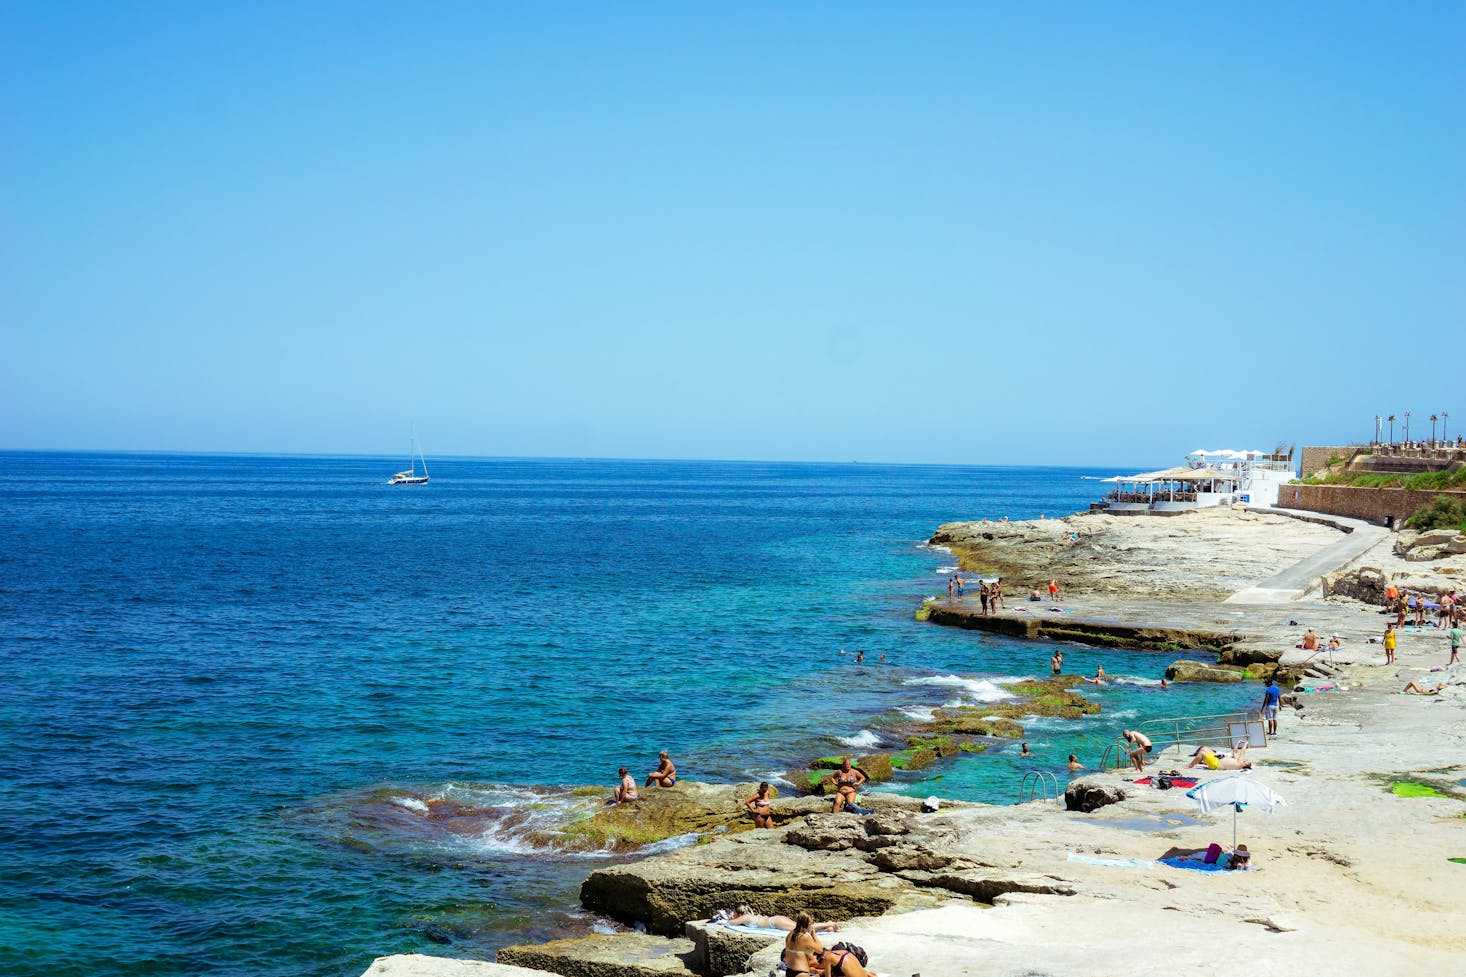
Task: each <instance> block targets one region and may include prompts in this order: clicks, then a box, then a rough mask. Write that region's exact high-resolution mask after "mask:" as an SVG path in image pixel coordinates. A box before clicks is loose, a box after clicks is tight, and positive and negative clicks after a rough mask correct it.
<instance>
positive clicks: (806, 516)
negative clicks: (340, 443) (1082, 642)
mask: <svg viewBox="0 0 1466 977" xmlns="http://www.w3.org/2000/svg"><path fill="white" fill-rule="evenodd" d="M430 461H431V465H432V481H431V482H430V483H429V484H427V485H424V486H415V487H393V486H388V485H386V484H385V481H386V478H387V477H388V476H389V475H390V474H391V473H392V472H393V471H395V470H396V469H397V468H399V467H401V464H400V460H399V459H383V458H349V457H266V456H253V455H251V456H224V455H196V456H194V455H177V454H67V453H4V454H0V530H3V539H4V545H3V546H0V621H3V627H0V663H3V695H0V803H3V811H4V818H3V829H0V854H3V856H4V857H3V865H4V883H3V885H0V970H3V971H5V972H6V973H10V974H21V975H24V974H47V975H50V977H64V975H78V977H80V975H86V977H108V975H125V974H147V975H195V974H202V973H209V974H221V975H240V977H245V975H248V977H287V975H288V977H300V975H321V977H327V975H329V977H355V975H357V974H360V973H362V972H363V971H364V970H366V968H367V967H368V966H369V965H370V963H371V961H372V959H373V958H374V957H377V956H381V955H385V954H392V953H411V952H422V953H432V954H438V955H444V956H456V957H465V958H480V959H492V956H493V953H494V951H495V950H496V949H497V948H499V947H502V946H505V945H508V944H511V943H515V942H522V941H524V940H540V939H549V938H554V937H557V936H565V935H576V934H580V933H586V932H592V931H611V930H613V929H615V928H616V927H617V925H618V924H615V923H612V922H611V921H609V920H605V919H600V918H598V917H596V916H594V915H593V914H590V913H588V912H585V911H583V910H581V909H580V908H579V905H578V900H577V893H578V888H579V883H580V881H581V880H582V879H583V878H584V876H585V875H586V874H587V873H588V872H590V871H591V870H592V869H594V868H596V867H597V866H599V865H603V864H607V863H609V862H611V861H615V860H617V859H623V858H626V857H636V856H635V855H632V856H627V855H624V854H622V855H612V854H610V853H606V852H579V853H568V852H565V851H564V850H561V849H556V848H552V847H546V846H544V845H542V844H538V843H536V842H535V840H534V837H533V836H534V829H535V828H536V827H537V826H541V825H543V824H544V823H545V822H546V820H547V819H548V820H553V819H554V818H556V817H559V816H562V815H563V814H564V812H565V810H566V805H567V804H568V803H569V801H568V800H567V798H569V796H570V795H569V794H568V789H569V788H571V787H574V786H579V785H604V787H605V788H606V790H607V791H609V790H610V788H611V786H612V785H613V784H614V782H615V781H616V769H617V767H619V766H622V765H624V766H627V767H629V768H631V770H632V771H633V772H635V773H637V774H639V775H640V774H642V773H643V772H644V771H646V770H650V769H652V767H653V766H654V765H655V759H656V754H657V751H658V750H661V749H667V750H669V751H671V753H672V755H673V757H674V759H675V760H676V762H677V764H678V769H679V773H680V774H681V776H682V777H684V778H686V779H693V780H705V781H715V782H721V781H726V782H738V781H757V780H765V779H766V780H770V781H771V782H774V783H775V784H776V785H777V784H781V783H784V778H785V777H786V776H789V775H791V774H792V773H793V772H794V771H797V770H799V769H800V768H801V767H802V766H803V765H804V764H805V763H806V762H807V761H808V760H809V759H810V758H813V757H818V756H822V755H828V754H835V753H841V752H846V751H849V752H856V753H859V752H868V751H874V750H878V749H881V748H883V747H885V746H889V745H891V736H890V730H891V728H892V727H893V726H896V725H898V724H900V723H901V722H904V721H908V720H909V719H910V718H912V717H921V716H928V715H930V713H931V710H932V709H934V708H938V707H941V706H942V705H944V704H951V703H979V702H985V701H995V700H997V699H1000V698H1001V697H1003V696H1004V694H1005V693H1004V692H1003V689H1002V683H1003V682H1004V681H1009V680H1012V679H1014V678H1019V677H1023V676H1041V675H1044V674H1046V672H1047V662H1048V658H1049V655H1050V654H1051V651H1052V648H1053V645H1052V644H1051V643H1033V642H1026V641H1020V640H1014V639H1006V638H1001V637H998V636H994V635H988V634H983V633H979V632H968V631H960V630H952V629H947V628H942V627H939V626H936V625H931V624H925V623H921V622H918V621H917V620H916V619H915V616H914V612H915V611H916V610H917V608H918V607H919V606H920V605H921V602H922V600H923V598H925V597H928V596H932V595H938V594H941V595H945V593H946V576H947V575H948V574H949V573H950V572H951V571H952V570H953V568H954V566H955V560H954V559H953V558H952V555H951V554H950V553H948V552H947V551H945V550H943V549H940V548H934V547H930V546H928V545H926V543H925V540H926V539H927V538H928V537H930V536H931V534H932V532H933V530H934V529H935V528H936V527H937V526H938V525H939V524H941V523H943V522H948V521H953V520H959V519H978V518H994V519H996V518H1003V517H1007V518H1011V519H1028V518H1037V517H1038V516H1039V515H1041V514H1043V515H1047V516H1049V517H1055V516H1059V515H1064V514H1067V513H1071V512H1075V511H1078V510H1081V509H1084V508H1085V507H1086V506H1087V504H1088V503H1089V502H1090V501H1091V500H1092V499H1093V498H1095V497H1096V496H1097V495H1098V490H1099V485H1098V484H1097V483H1096V482H1095V481H1093V480H1091V479H1093V478H1094V477H1097V476H1106V475H1110V474H1116V473H1118V470H1105V469H1082V470H1081V469H1072V468H1014V467H984V466H968V467H961V466H919V465H878V464H798V463H757V462H710V461H709V462H703V461H606V460H565V459H458V458H445V459H430ZM1015 596H1020V597H1021V596H1022V595H1021V594H1015ZM857 651H861V652H864V662H863V663H860V664H857V663H856V662H855V653H856V652H857ZM1065 651H1066V670H1068V671H1072V672H1083V673H1090V672H1092V671H1093V668H1094V666H1095V665H1097V664H1101V663H1102V664H1103V665H1104V666H1105V669H1106V671H1107V672H1108V673H1109V674H1110V675H1111V676H1118V677H1119V679H1120V680H1119V681H1118V682H1117V683H1116V684H1114V685H1111V686H1108V687H1105V688H1101V689H1095V690H1091V691H1090V692H1089V694H1091V695H1092V697H1094V698H1096V699H1097V700H1098V701H1099V702H1100V703H1101V704H1102V706H1103V710H1104V711H1103V713H1102V714H1101V715H1100V716H1098V717H1090V718H1086V719H1083V720H1074V721H1067V720H1056V719H1035V720H1031V721H1029V722H1027V723H1026V724H1025V725H1026V732H1027V742H1028V744H1029V748H1030V750H1031V751H1032V753H1033V754H1034V756H1033V758H1032V759H1020V758H1019V757H1018V744H1017V743H1012V744H1008V743H1002V744H998V745H997V746H995V747H994V748H993V749H991V750H989V751H988V752H987V753H984V754H981V755H974V756H964V757H961V758H957V759H954V760H951V761H947V762H943V763H940V764H938V765H936V766H933V767H930V768H927V769H926V770H923V771H919V772H915V773H910V774H902V775H900V779H898V780H897V781H896V782H894V783H891V784H887V785H884V786H883V787H882V788H881V789H886V790H894V791H898V792H902V793H907V794H913V795H918V796H923V797H925V796H927V795H932V794H935V795H937V796H939V797H942V798H949V799H960V800H967V801H983V802H988V803H993V804H1011V803H1014V802H1015V801H1016V800H1017V798H1018V789H1019V783H1020V780H1021V778H1022V773H1023V771H1024V770H1026V769H1028V768H1030V767H1032V766H1038V767H1041V768H1045V769H1048V770H1050V771H1052V772H1053V773H1055V774H1056V775H1057V777H1058V778H1059V781H1060V782H1061V783H1062V782H1063V780H1064V779H1065V778H1066V771H1065V767H1064V764H1065V760H1066V758H1067V756H1068V754H1069V753H1071V752H1073V753H1077V754H1079V756H1080V757H1081V759H1084V760H1086V761H1088V762H1090V763H1093V762H1094V761H1095V760H1097V759H1098V758H1099V755H1100V752H1101V751H1102V749H1103V747H1104V745H1105V744H1106V743H1108V742H1109V741H1110V739H1111V737H1112V736H1113V735H1114V732H1115V731H1116V729H1117V728H1118V727H1119V726H1120V725H1123V724H1128V723H1132V722H1140V721H1143V720H1145V719H1148V718H1161V717H1166V716H1177V715H1188V714H1196V713H1200V712H1221V711H1226V710H1230V709H1232V708H1234V707H1236V706H1239V705H1241V704H1242V701H1241V700H1242V699H1244V698H1249V697H1250V693H1248V692H1245V691H1241V690H1238V689H1236V688H1234V687H1228V686H1209V685H1198V686H1177V687H1173V688H1172V689H1170V690H1162V689H1160V688H1159V687H1158V685H1157V679H1158V678H1159V677H1160V675H1161V672H1162V671H1163V669H1164V668H1165V666H1166V664H1167V663H1169V661H1170V660H1171V659H1172V658H1173V657H1175V656H1174V654H1167V653H1164V652H1125V651H1113V650H1103V651H1102V650H1096V649H1090V648H1086V647H1082V646H1077V645H1074V646H1068V647H1066V649H1065ZM882 655H884V656H885V660H884V661H881V660H880V656H882ZM786 786H787V784H786ZM434 802H437V803H443V802H450V803H452V804H456V805H459V806H460V807H461V809H463V810H465V811H471V812H473V815H472V816H471V817H468V816H465V817H463V818H429V817H427V816H425V812H426V811H427V809H428V807H429V805H430V804H432V803H434ZM690 840H693V839H674V840H673V841H671V842H668V843H663V847H665V846H667V845H670V844H678V843H683V842H685V841H690Z"/></svg>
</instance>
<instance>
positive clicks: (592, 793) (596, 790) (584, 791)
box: [570, 784, 611, 797]
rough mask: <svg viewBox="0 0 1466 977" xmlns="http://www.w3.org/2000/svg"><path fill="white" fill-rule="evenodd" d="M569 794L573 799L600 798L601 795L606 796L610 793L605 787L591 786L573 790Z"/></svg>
mask: <svg viewBox="0 0 1466 977" xmlns="http://www.w3.org/2000/svg"><path fill="white" fill-rule="evenodd" d="M570 793H571V794H572V795H574V796H575V797H600V796H602V795H608V794H610V793H611V792H610V790H608V789H607V788H605V787H597V786H595V785H594V784H592V785H590V786H588V787H576V788H573V789H572V790H571V791H570Z"/></svg>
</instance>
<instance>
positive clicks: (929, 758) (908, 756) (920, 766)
mask: <svg viewBox="0 0 1466 977" xmlns="http://www.w3.org/2000/svg"><path fill="white" fill-rule="evenodd" d="M936 762H937V754H936V751H935V750H928V749H924V748H918V749H912V750H901V751H899V752H897V753H892V754H891V766H893V767H895V768H896V769H897V770H924V769H926V768H927V767H929V766H931V765H932V764H933V763H936Z"/></svg>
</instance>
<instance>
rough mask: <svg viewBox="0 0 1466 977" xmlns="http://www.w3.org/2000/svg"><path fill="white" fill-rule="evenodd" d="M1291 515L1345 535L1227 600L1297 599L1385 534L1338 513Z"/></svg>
mask: <svg viewBox="0 0 1466 977" xmlns="http://www.w3.org/2000/svg"><path fill="white" fill-rule="evenodd" d="M1253 511H1254V512H1269V513H1272V514H1274V515H1279V516H1292V515H1294V513H1293V511H1292V510H1289V509H1262V508H1258V507H1254V508H1253ZM1295 518H1307V519H1308V520H1309V521H1310V522H1328V523H1331V524H1333V525H1334V526H1336V527H1338V528H1339V529H1340V530H1342V531H1343V532H1344V533H1345V535H1344V537H1343V538H1342V539H1338V540H1335V541H1334V542H1332V543H1330V544H1329V545H1327V546H1325V547H1324V548H1323V549H1321V550H1319V551H1318V552H1316V553H1314V554H1313V555H1312V556H1306V557H1304V558H1303V559H1301V560H1299V561H1298V562H1297V563H1295V564H1293V565H1292V566H1290V567H1288V568H1287V569H1286V570H1282V571H1280V572H1278V573H1275V574H1273V575H1272V576H1271V577H1268V578H1267V579H1266V580H1263V581H1261V582H1260V583H1257V584H1254V585H1253V586H1251V587H1248V588H1246V589H1245V590H1239V591H1237V593H1235V594H1233V595H1232V596H1231V597H1228V598H1227V599H1226V601H1225V602H1224V603H1227V604H1286V603H1288V602H1289V601H1293V600H1297V599H1298V598H1300V597H1302V596H1303V595H1304V594H1306V593H1308V592H1309V591H1310V590H1313V589H1314V588H1315V587H1317V586H1318V585H1319V579H1320V578H1321V577H1322V576H1323V575H1324V574H1326V573H1333V572H1334V571H1335V570H1337V569H1339V568H1340V567H1343V566H1347V565H1348V564H1350V563H1352V562H1353V561H1355V560H1357V559H1359V557H1361V556H1363V555H1364V553H1365V552H1366V551H1367V550H1369V549H1370V547H1372V546H1374V544H1375V543H1378V542H1379V541H1380V540H1382V539H1384V538H1385V537H1386V536H1388V535H1389V530H1387V529H1385V528H1383V527H1382V526H1375V525H1371V524H1370V523H1367V522H1364V521H1362V520H1359V519H1346V518H1344V517H1342V516H1320V515H1319V514H1318V513H1314V512H1309V513H1305V514H1300V515H1298V516H1296V517H1295Z"/></svg>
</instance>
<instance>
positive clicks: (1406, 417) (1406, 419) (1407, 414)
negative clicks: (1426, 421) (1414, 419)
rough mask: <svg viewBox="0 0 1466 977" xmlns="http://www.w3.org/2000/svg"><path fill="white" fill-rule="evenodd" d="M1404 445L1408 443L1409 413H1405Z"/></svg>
mask: <svg viewBox="0 0 1466 977" xmlns="http://www.w3.org/2000/svg"><path fill="white" fill-rule="evenodd" d="M1405 443H1406V444H1409V443H1410V412H1409V411H1408V410H1407V411H1406V412H1405Z"/></svg>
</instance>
